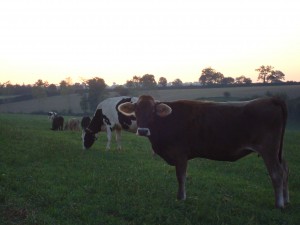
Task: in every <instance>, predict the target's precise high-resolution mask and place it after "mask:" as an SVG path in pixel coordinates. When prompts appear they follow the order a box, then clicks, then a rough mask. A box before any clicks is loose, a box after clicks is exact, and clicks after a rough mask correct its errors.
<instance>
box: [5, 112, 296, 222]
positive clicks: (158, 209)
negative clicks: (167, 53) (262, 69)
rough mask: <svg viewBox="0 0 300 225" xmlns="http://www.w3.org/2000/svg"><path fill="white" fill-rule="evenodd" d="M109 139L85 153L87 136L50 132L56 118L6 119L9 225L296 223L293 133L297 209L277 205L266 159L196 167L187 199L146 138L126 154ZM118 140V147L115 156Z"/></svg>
mask: <svg viewBox="0 0 300 225" xmlns="http://www.w3.org/2000/svg"><path fill="white" fill-rule="evenodd" d="M105 142H106V137H105V135H104V134H103V133H102V135H101V136H100V138H99V139H98V140H97V142H96V143H95V144H94V146H93V147H92V148H91V149H90V150H88V151H85V152H83V151H82V149H81V139H80V132H70V131H61V132H53V131H51V130H50V122H49V121H48V120H47V117H46V116H34V115H18V114H14V115H13V114H0V224H5V225H9V224H38V225H41V224H61V225H64V224H72V225H74V224H89V225H92V224H95V225H96V224H97V225H100V224H105V225H107V224H114V225H115V224H118V225H120V224H137V225H140V224H155V225H159V224H162V225H168V224H170V225H171V224H172V225H174V224H181V225H182V224H191V225H195V224H203V225H206V224H211V225H229V224H232V225H237V224H243V225H247V224H248V225H255V224H256V225H260V224H261V225H266V224H268V225H279V224H281V225H296V224H299V221H300V192H299V187H300V175H299V171H300V132H299V131H295V130H288V131H287V133H286V137H285V155H286V158H287V160H288V163H289V166H290V171H291V172H290V182H289V184H290V185H289V187H290V198H291V204H290V205H289V206H288V207H287V208H286V209H284V210H278V209H275V208H274V198H273V190H272V187H271V183H270V180H269V178H268V175H267V172H266V169H265V167H264V165H263V162H262V159H261V158H259V157H257V155H255V154H253V155H250V156H248V157H246V158H244V159H242V160H240V161H238V162H235V163H225V162H215V161H209V160H204V159H196V160H192V161H190V163H189V168H188V179H187V184H186V186H187V200H186V201H177V200H176V199H175V198H176V192H177V181H176V177H175V171H174V168H173V167H171V166H168V165H167V164H166V163H165V162H164V161H162V160H161V159H160V158H153V157H152V155H151V151H150V144H149V142H148V140H147V139H146V138H142V137H137V136H135V135H134V134H131V133H123V148H124V151H122V152H118V151H116V150H112V151H108V152H106V151H104V149H105V144H106V143H105ZM115 148H116V146H115V143H113V146H112V149H115Z"/></svg>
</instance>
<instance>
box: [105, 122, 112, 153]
mask: <svg viewBox="0 0 300 225" xmlns="http://www.w3.org/2000/svg"><path fill="white" fill-rule="evenodd" d="M111 133H112V128H111V127H110V126H106V135H107V143H106V149H105V150H106V151H108V150H109V149H110V142H111Z"/></svg>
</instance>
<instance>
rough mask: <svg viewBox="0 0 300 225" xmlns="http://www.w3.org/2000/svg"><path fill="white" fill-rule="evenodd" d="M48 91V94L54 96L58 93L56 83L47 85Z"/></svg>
mask: <svg viewBox="0 0 300 225" xmlns="http://www.w3.org/2000/svg"><path fill="white" fill-rule="evenodd" d="M47 93H48V96H54V95H56V94H58V91H57V87H56V85H55V84H50V85H49V86H48V87H47Z"/></svg>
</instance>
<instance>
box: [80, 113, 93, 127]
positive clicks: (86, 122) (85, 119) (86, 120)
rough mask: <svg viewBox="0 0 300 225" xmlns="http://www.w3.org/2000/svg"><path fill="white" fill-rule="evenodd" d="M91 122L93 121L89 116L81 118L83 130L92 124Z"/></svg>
mask: <svg viewBox="0 0 300 225" xmlns="http://www.w3.org/2000/svg"><path fill="white" fill-rule="evenodd" d="M90 122H91V118H90V117H89V116H84V117H82V119H81V128H82V129H83V130H85V129H86V128H87V127H88V126H89V125H90Z"/></svg>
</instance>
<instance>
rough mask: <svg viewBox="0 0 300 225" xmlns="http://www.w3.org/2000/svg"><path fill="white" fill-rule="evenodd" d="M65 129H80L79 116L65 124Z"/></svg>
mask: <svg viewBox="0 0 300 225" xmlns="http://www.w3.org/2000/svg"><path fill="white" fill-rule="evenodd" d="M65 130H71V131H79V130H80V121H79V119H77V118H71V119H69V121H68V122H67V123H66V125H65Z"/></svg>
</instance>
